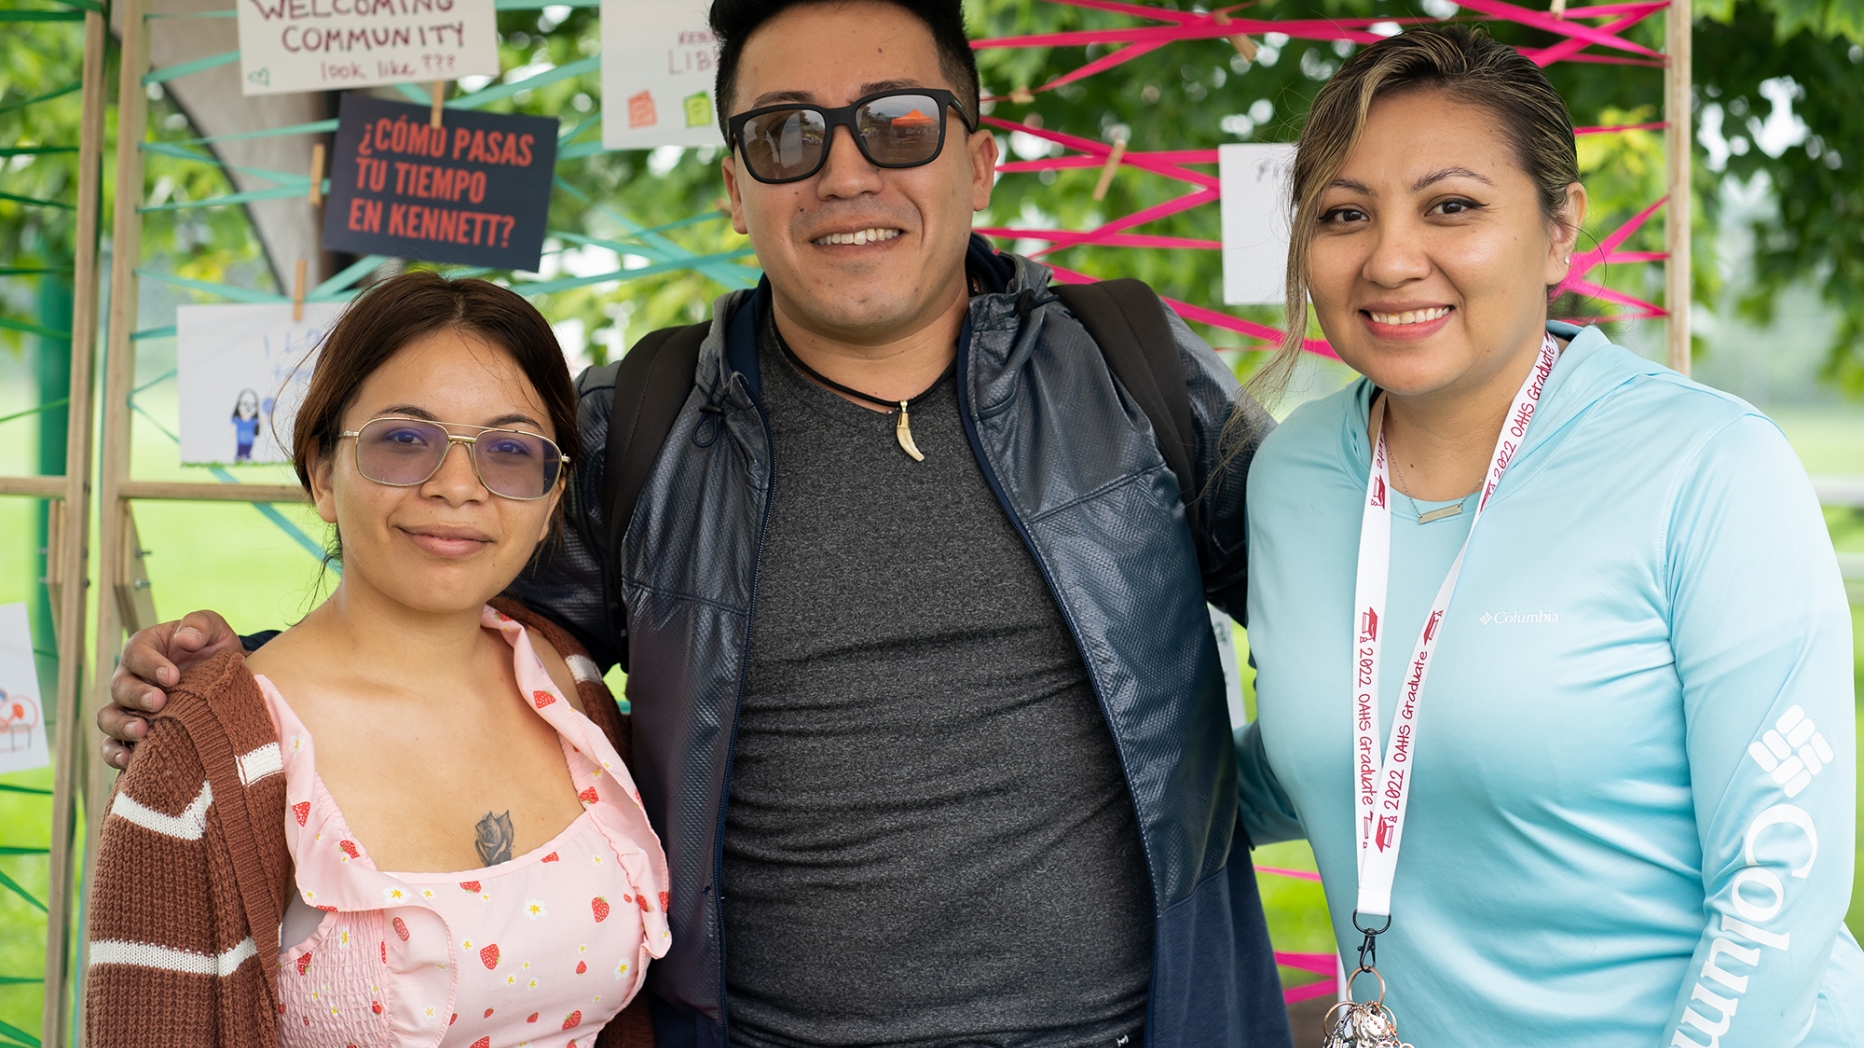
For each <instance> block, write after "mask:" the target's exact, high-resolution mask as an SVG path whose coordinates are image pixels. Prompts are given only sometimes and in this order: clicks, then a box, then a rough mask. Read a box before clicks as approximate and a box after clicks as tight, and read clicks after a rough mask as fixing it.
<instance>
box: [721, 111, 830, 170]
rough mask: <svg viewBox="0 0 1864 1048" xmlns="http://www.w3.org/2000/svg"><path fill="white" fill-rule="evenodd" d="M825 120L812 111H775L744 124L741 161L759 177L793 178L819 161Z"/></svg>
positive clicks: (824, 136) (824, 133) (825, 127)
mask: <svg viewBox="0 0 1864 1048" xmlns="http://www.w3.org/2000/svg"><path fill="white" fill-rule="evenodd" d="M827 127H828V125H827V121H825V120H823V119H822V114H821V113H818V112H816V111H815V110H813V109H779V110H777V111H775V112H771V113H760V114H759V115H757V116H754V117H752V118H751V119H749V120H746V121H745V122H744V129H743V131H742V132H741V134H740V137H741V139H742V141H743V144H744V161H745V163H747V164H749V165H750V166H751V170H752V172H753V173H755V174H756V175H757V176H758V177H760V178H769V179H784V178H797V177H799V176H801V175H804V174H807V173H808V172H809V171H810V170H811V169H813V168H814V167H815V166H816V163H817V162H818V161H820V160H821V159H822V145H823V143H824V142H826V141H827V140H828V135H827V133H826V132H827Z"/></svg>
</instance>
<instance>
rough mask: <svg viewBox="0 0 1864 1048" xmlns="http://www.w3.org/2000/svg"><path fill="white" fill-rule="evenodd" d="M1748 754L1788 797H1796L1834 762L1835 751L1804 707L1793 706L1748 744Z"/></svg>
mask: <svg viewBox="0 0 1864 1048" xmlns="http://www.w3.org/2000/svg"><path fill="white" fill-rule="evenodd" d="M1748 756H1750V757H1752V758H1754V763H1756V764H1758V765H1760V767H1761V770H1762V771H1765V772H1768V773H1770V774H1771V775H1772V776H1773V781H1774V782H1776V783H1779V784H1780V786H1781V787H1782V788H1784V789H1785V790H1786V795H1787V796H1788V797H1797V796H1799V794H1800V791H1801V790H1804V789H1805V788H1806V787H1807V786H1810V785H1812V777H1813V776H1814V775H1817V774H1818V773H1819V772H1820V771H1822V770H1824V768H1825V766H1826V765H1827V764H1830V763H1831V762H1832V760H1833V757H1834V754H1833V753H1832V746H1831V743H1829V742H1826V741H1825V736H1823V735H1821V734H1819V732H1818V725H1816V724H1814V723H1813V722H1812V718H1810V717H1808V716H1806V711H1805V710H1803V709H1801V708H1800V707H1798V706H1794V707H1793V708H1792V709H1790V710H1787V711H1786V712H1785V713H1783V714H1781V715H1780V719H1779V720H1777V721H1775V722H1774V725H1773V727H1771V728H1769V729H1767V731H1766V732H1765V733H1764V734H1762V735H1761V737H1760V738H1759V739H1757V740H1755V741H1754V742H1752V743H1749V744H1748Z"/></svg>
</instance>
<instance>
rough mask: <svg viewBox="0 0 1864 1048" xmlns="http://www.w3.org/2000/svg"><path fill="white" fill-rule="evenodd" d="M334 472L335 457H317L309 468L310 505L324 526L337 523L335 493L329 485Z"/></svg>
mask: <svg viewBox="0 0 1864 1048" xmlns="http://www.w3.org/2000/svg"><path fill="white" fill-rule="evenodd" d="M335 472H336V456H335V455H334V454H331V455H319V456H317V461H316V463H315V464H313V465H312V466H311V469H310V477H311V503H312V504H313V505H315V506H316V507H317V516H318V517H319V518H320V519H322V520H323V522H324V523H325V524H335V523H336V522H337V493H336V489H335V488H334V487H333V486H332V485H331V483H330V481H331V476H332V475H333V474H334V473H335Z"/></svg>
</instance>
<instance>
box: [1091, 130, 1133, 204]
mask: <svg viewBox="0 0 1864 1048" xmlns="http://www.w3.org/2000/svg"><path fill="white" fill-rule="evenodd" d="M1125 157H1126V139H1124V138H1116V139H1114V140H1113V148H1112V149H1111V150H1108V152H1107V162H1106V163H1104V164H1102V165H1100V181H1098V182H1095V183H1094V199H1095V200H1105V199H1107V187H1109V186H1111V185H1113V173H1114V172H1116V171H1118V170H1119V169H1120V161H1121V160H1123V159H1125Z"/></svg>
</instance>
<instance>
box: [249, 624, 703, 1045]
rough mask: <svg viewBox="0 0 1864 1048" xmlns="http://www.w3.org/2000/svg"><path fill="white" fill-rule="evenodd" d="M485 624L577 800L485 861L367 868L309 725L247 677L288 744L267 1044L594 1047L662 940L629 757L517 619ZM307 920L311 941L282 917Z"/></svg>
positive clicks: (659, 885) (650, 841)
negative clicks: (274, 1036)
mask: <svg viewBox="0 0 1864 1048" xmlns="http://www.w3.org/2000/svg"><path fill="white" fill-rule="evenodd" d="M483 623H484V625H485V627H486V628H487V629H493V630H497V631H499V633H500V634H502V635H503V636H504V638H505V640H506V642H507V643H509V644H510V645H511V648H512V660H513V664H514V667H515V669H516V673H517V679H518V683H519V685H520V687H521V688H522V689H523V693H524V694H525V695H527V696H529V697H530V699H529V701H528V702H527V703H526V707H527V708H531V709H533V710H534V711H535V712H536V714H537V715H538V716H539V717H542V718H543V719H544V721H545V722H546V723H548V724H549V725H550V726H551V727H553V728H555V729H556V730H557V734H558V736H559V737H560V738H561V741H562V743H563V756H564V759H565V760H566V761H567V762H568V764H569V770H570V778H571V781H572V782H573V783H574V785H575V786H576V789H577V791H578V796H579V798H580V799H581V801H582V804H583V811H582V814H581V815H579V816H577V818H576V819H575V821H573V822H571V823H570V824H569V825H568V826H567V827H565V828H564V829H563V831H562V832H561V833H559V834H557V836H556V837H555V838H554V839H552V840H551V841H549V842H548V843H547V844H545V845H543V846H542V847H540V848H537V849H535V850H533V851H530V852H527V853H526V854H524V855H520V856H518V857H516V858H513V859H511V860H510V861H508V862H503V863H500V864H498V865H496V866H488V867H484V868H481V869H476V870H468V871H464V872H460V873H387V872H383V871H380V870H377V869H376V868H375V864H374V863H373V862H371V861H370V859H369V853H368V852H367V851H364V850H363V848H362V845H361V844H360V843H358V842H357V841H356V839H355V837H354V835H353V834H351V833H350V831H349V827H348V825H347V824H346V823H345V822H344V819H343V813H342V812H341V811H339V810H337V806H336V803H335V802H334V801H333V800H332V799H331V796H330V794H329V792H328V791H327V790H326V789H325V788H324V784H323V781H322V780H321V779H319V778H318V776H317V768H316V748H315V746H314V745H313V744H312V740H311V736H310V733H309V732H307V731H306V730H305V728H304V724H303V722H301V721H299V720H298V717H297V715H296V714H294V713H293V712H292V710H291V707H290V706H289V705H287V704H286V702H285V700H284V697H283V696H281V695H280V694H279V693H278V689H276V688H274V687H273V686H272V682H271V681H269V680H267V679H266V678H265V677H263V676H259V677H257V680H258V683H259V688H260V690H261V691H262V692H263V693H264V695H265V698H266V703H267V705H268V706H269V707H270V708H271V712H272V721H273V724H274V725H275V726H276V727H277V729H278V737H279V746H280V749H282V750H283V751H284V758H285V783H286V786H285V795H286V802H287V811H286V815H285V833H286V839H287V842H288V844H289V847H290V852H291V856H292V860H293V862H294V863H295V864H296V869H297V874H296V878H297V890H298V895H297V897H296V898H294V899H293V900H292V904H291V910H290V911H289V912H287V914H286V917H285V929H284V931H283V932H282V933H281V939H280V942H281V945H282V946H283V948H282V949H281V950H280V952H279V975H278V983H279V1001H280V1009H279V1010H280V1015H279V1045H280V1046H281V1048H417V1046H418V1048H435V1046H443V1048H455V1046H458V1048H511V1046H519V1045H532V1046H536V1048H574V1046H576V1045H584V1046H588V1045H593V1044H594V1043H595V1036H596V1033H597V1032H598V1031H600V1030H601V1029H602V1027H603V1025H604V1024H606V1023H607V1022H608V1020H609V1019H611V1018H613V1017H614V1016H615V1014H616V1013H617V1012H619V1011H621V1008H622V1006H623V1005H625V1004H627V1003H628V1001H629V1000H630V999H632V998H633V997H634V995H635V993H636V992H637V991H638V990H639V989H640V987H641V981H642V979H643V977H644V976H645V975H646V969H647V964H648V961H649V960H651V959H653V958H656V957H661V956H664V955H665V954H666V952H667V947H668V945H669V942H670V938H671V937H670V935H669V933H668V931H667V920H666V908H667V896H666V884H667V866H666V858H665V856H664V854H663V853H662V852H661V848H660V840H659V838H658V837H656V836H655V835H654V831H653V830H652V829H651V828H650V827H649V826H648V823H647V816H646V814H645V813H644V812H643V811H642V810H641V802H640V795H639V793H638V792H636V790H635V788H634V780H633V778H632V777H631V776H630V775H629V774H628V769H627V767H626V766H624V765H623V764H622V762H621V758H620V756H619V755H617V754H616V752H615V750H614V748H613V747H612V746H611V745H610V744H609V741H608V738H607V736H605V735H604V734H603V733H602V731H601V729H600V728H597V727H596V726H595V725H594V724H593V723H591V722H590V721H589V719H588V718H586V717H584V716H583V715H582V714H580V713H578V712H576V709H575V707H573V706H571V705H570V704H569V702H568V701H567V700H565V699H564V698H563V695H562V693H561V692H560V691H558V690H557V687H556V685H555V684H554V683H553V682H552V681H551V679H550V676H549V674H548V673H546V672H545V671H544V667H543V663H541V662H539V661H538V658H537V655H536V653H535V652H534V651H533V650H532V648H531V641H530V637H529V636H528V635H527V634H526V633H525V631H524V627H522V626H520V625H519V624H518V623H516V622H514V621H512V620H511V619H509V618H507V617H505V616H504V615H501V614H499V613H498V612H496V611H494V610H493V609H491V608H489V607H488V608H486V609H485V613H484V618H483ZM312 924H314V925H315V931H312V932H310V933H309V937H308V938H302V937H301V936H299V935H296V934H294V932H293V930H292V929H293V928H294V926H295V927H297V928H299V929H303V928H307V927H309V926H310V925H312ZM294 938H301V941H297V942H292V940H293V939H294Z"/></svg>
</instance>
